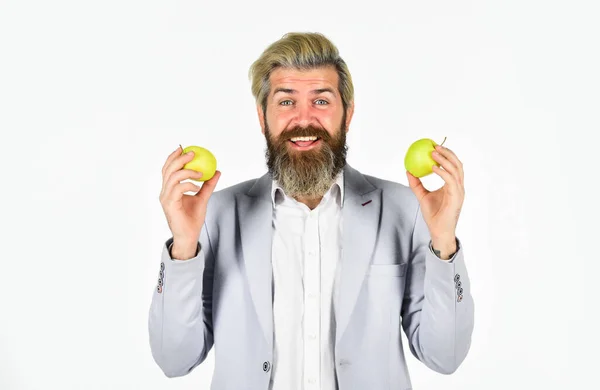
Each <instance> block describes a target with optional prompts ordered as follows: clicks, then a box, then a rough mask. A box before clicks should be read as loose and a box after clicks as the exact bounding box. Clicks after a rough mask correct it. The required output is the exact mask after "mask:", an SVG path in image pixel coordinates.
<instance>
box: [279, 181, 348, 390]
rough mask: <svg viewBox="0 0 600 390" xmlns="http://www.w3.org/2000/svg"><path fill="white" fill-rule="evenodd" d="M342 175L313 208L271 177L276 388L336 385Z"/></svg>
mask: <svg viewBox="0 0 600 390" xmlns="http://www.w3.org/2000/svg"><path fill="white" fill-rule="evenodd" d="M343 180H344V178H343V172H342V173H340V175H339V176H338V178H337V180H336V181H335V183H334V184H333V185H332V187H331V188H330V189H329V191H328V192H327V193H326V194H325V196H324V197H323V199H322V200H321V202H320V203H319V205H318V206H317V207H316V208H315V209H314V210H310V208H309V207H308V206H306V205H305V204H303V203H300V202H298V201H296V200H295V199H293V198H290V197H288V196H287V195H286V194H285V193H284V191H283V190H282V189H281V187H280V186H279V185H278V184H277V183H276V182H275V181H274V182H273V186H272V191H271V195H272V200H273V206H274V207H273V247H272V249H273V250H272V259H271V261H272V266H273V288H274V301H273V316H274V318H273V320H274V324H273V325H274V326H273V329H274V337H275V350H274V356H273V358H274V364H273V373H272V379H271V383H270V389H272V390H312V389H314V390H337V379H336V374H335V362H334V341H335V316H334V313H335V306H334V303H335V301H336V300H337V294H336V285H337V284H338V280H339V274H338V273H337V272H336V271H337V270H338V268H337V265H338V262H339V260H340V255H341V242H342V239H341V237H342V235H341V226H342V224H341V205H342V199H343V188H344V185H343Z"/></svg>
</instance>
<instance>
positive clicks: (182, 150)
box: [179, 144, 183, 153]
mask: <svg viewBox="0 0 600 390" xmlns="http://www.w3.org/2000/svg"><path fill="white" fill-rule="evenodd" d="M179 149H181V153H183V148H182V147H181V144H179Z"/></svg>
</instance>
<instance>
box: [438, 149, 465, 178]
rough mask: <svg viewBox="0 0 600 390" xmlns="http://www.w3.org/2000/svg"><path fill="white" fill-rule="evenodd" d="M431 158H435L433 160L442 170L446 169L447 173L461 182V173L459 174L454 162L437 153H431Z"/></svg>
mask: <svg viewBox="0 0 600 390" xmlns="http://www.w3.org/2000/svg"><path fill="white" fill-rule="evenodd" d="M431 157H433V159H434V160H435V161H437V162H438V163H439V164H440V165H441V166H442V168H444V169H445V170H446V171H447V172H449V173H450V174H451V175H452V176H454V177H455V179H456V181H457V182H459V180H460V173H459V172H458V168H457V167H456V165H454V163H453V162H452V161H450V160H449V159H448V158H446V157H445V156H444V155H442V154H440V153H438V152H435V151H434V152H433V153H431Z"/></svg>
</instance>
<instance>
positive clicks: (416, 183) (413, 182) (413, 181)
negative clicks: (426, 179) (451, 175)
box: [406, 171, 429, 200]
mask: <svg viewBox="0 0 600 390" xmlns="http://www.w3.org/2000/svg"><path fill="white" fill-rule="evenodd" d="M406 176H407V177H408V185H409V186H410V188H411V189H412V190H413V192H414V193H415V195H416V196H417V199H418V200H421V199H423V197H424V196H425V195H427V194H428V193H429V191H428V190H427V189H426V188H425V187H424V186H423V183H422V182H421V179H419V178H418V177H416V176H414V175H413V174H412V173H410V172H409V171H406Z"/></svg>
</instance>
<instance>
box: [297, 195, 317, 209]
mask: <svg viewBox="0 0 600 390" xmlns="http://www.w3.org/2000/svg"><path fill="white" fill-rule="evenodd" d="M294 199H296V200H297V201H298V202H300V203H304V204H305V205H306V206H308V208H309V209H311V210H314V209H315V208H316V207H317V206H318V205H319V203H321V199H323V197H322V196H320V197H318V198H306V197H302V196H297V197H294Z"/></svg>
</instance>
